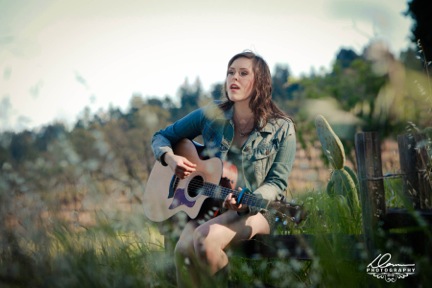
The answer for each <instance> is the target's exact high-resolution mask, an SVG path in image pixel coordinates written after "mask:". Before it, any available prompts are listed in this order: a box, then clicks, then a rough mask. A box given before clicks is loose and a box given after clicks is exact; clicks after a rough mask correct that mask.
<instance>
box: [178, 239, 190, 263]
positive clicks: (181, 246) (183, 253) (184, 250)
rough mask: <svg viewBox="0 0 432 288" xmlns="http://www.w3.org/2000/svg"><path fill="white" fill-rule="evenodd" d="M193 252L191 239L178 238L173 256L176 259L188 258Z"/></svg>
mask: <svg viewBox="0 0 432 288" xmlns="http://www.w3.org/2000/svg"><path fill="white" fill-rule="evenodd" d="M193 254H194V245H193V239H192V238H191V239H189V240H184V239H183V240H179V241H178V242H177V244H176V246H175V248H174V256H175V257H176V259H178V260H180V259H185V258H190V257H192V256H193Z"/></svg>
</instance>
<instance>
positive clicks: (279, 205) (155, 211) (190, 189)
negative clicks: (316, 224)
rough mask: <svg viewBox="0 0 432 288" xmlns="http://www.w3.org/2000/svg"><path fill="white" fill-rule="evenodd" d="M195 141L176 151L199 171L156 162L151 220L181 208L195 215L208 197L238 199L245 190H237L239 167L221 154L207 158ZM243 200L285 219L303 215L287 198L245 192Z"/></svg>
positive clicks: (150, 187)
mask: <svg viewBox="0 0 432 288" xmlns="http://www.w3.org/2000/svg"><path fill="white" fill-rule="evenodd" d="M202 149H203V148H202V147H201V146H197V145H196V143H195V142H193V141H191V140H188V139H182V140H181V141H179V142H178V143H177V144H176V145H175V146H174V147H173V150H174V153H175V154H176V155H181V156H183V157H185V158H187V159H188V160H189V161H191V162H193V163H195V164H196V165H197V166H196V171H195V172H193V173H191V174H190V175H189V176H188V177H187V178H185V179H180V178H178V177H177V176H175V175H174V174H173V172H172V170H171V168H170V167H169V166H163V165H162V164H161V163H159V162H156V163H155V165H154V167H153V169H152V171H151V173H150V176H149V179H148V181H147V185H146V188H145V192H144V197H143V203H144V213H145V215H146V216H147V218H149V219H150V220H151V221H154V222H162V221H164V220H167V219H169V218H170V217H172V216H173V215H175V214H177V213H179V212H185V213H186V214H187V215H188V216H189V217H190V218H192V219H194V218H196V217H197V215H198V213H199V212H200V209H201V206H202V205H203V202H204V200H205V199H207V198H209V197H210V198H214V199H217V200H224V199H225V198H226V197H227V195H228V194H229V193H232V194H233V196H234V197H236V198H237V199H238V197H239V196H240V194H241V193H242V192H241V191H239V190H235V188H236V183H237V168H236V167H235V166H234V165H229V164H228V163H225V162H222V160H221V159H219V158H217V157H213V158H208V159H204V158H203V157H201V156H200V154H199V150H202ZM241 196H242V197H241V198H242V200H241V203H242V204H243V205H248V206H249V207H258V208H261V209H266V210H269V211H271V212H272V213H276V215H277V217H278V218H279V219H280V220H281V221H285V220H286V219H289V220H291V221H294V222H296V223H298V222H300V221H301V220H302V219H301V218H302V211H301V209H300V206H299V205H294V204H291V203H288V202H285V201H269V200H266V199H262V198H260V197H257V196H256V195H254V194H252V193H247V194H244V195H243V194H242V195H241Z"/></svg>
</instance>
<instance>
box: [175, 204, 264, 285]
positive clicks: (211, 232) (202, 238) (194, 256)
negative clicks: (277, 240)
mask: <svg viewBox="0 0 432 288" xmlns="http://www.w3.org/2000/svg"><path fill="white" fill-rule="evenodd" d="M268 233H270V226H269V224H268V222H267V220H266V219H265V218H264V216H263V215H262V214H261V213H258V214H256V215H251V216H238V215H237V213H236V212H235V211H227V212H225V213H223V214H222V215H220V216H218V217H216V218H213V219H211V220H209V221H207V222H205V223H204V224H202V225H200V226H198V223H197V222H196V221H190V222H189V223H188V224H187V225H186V226H185V228H184V230H183V232H182V234H181V236H180V239H179V241H178V242H177V245H176V248H175V251H174V254H175V264H176V272H177V284H178V286H179V287H205V285H209V284H211V283H213V282H212V281H211V276H213V275H214V274H215V273H216V272H218V271H219V270H221V269H223V268H224V267H226V266H227V265H228V256H227V254H226V253H225V251H224V250H225V249H226V248H227V246H228V245H229V244H234V243H238V242H240V241H242V240H247V239H251V238H252V237H253V236H255V235H256V234H268Z"/></svg>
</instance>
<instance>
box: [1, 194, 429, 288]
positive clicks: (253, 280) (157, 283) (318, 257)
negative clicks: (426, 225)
mask: <svg viewBox="0 0 432 288" xmlns="http://www.w3.org/2000/svg"><path fill="white" fill-rule="evenodd" d="M393 192H394V189H393ZM393 192H392V190H390V192H388V193H393ZM396 194H397V193H396ZM396 194H395V195H396ZM395 197H397V196H395ZM297 201H298V202H301V203H302V204H303V205H304V207H305V208H306V209H307V211H308V212H309V215H308V217H307V220H306V221H305V222H304V223H302V224H301V225H299V226H294V225H290V226H285V227H279V228H278V233H281V234H297V235H299V236H300V237H301V235H302V234H311V235H314V237H315V241H314V242H313V243H312V245H311V247H310V248H311V253H312V255H313V258H312V260H311V261H300V260H297V259H295V258H289V257H286V258H278V259H266V258H263V259H247V258H241V257H238V256H235V257H231V263H230V273H229V283H231V284H232V286H233V287H344V286H345V287H346V286H351V287H364V286H365V285H369V286H371V287H386V284H387V283H386V282H385V281H383V280H378V279H375V278H374V277H372V276H370V275H368V274H367V273H366V272H365V271H366V266H367V265H368V263H370V262H371V261H372V260H373V259H371V258H370V256H369V255H368V254H367V253H366V250H365V248H364V244H363V242H362V241H361V234H362V224H361V215H360V212H359V211H358V212H357V213H354V214H353V213H352V212H351V210H350V209H349V208H348V205H347V204H346V201H345V200H344V198H343V197H331V196H329V195H328V194H327V193H323V192H320V191H312V192H310V193H307V194H304V195H303V196H302V197H301V199H297ZM392 201H393V202H394V201H396V202H397V199H396V198H394V199H393V200H392ZM140 209H141V206H140V205H137V207H135V208H134V209H131V210H129V211H126V212H125V211H123V212H118V213H109V214H104V213H98V214H97V217H96V221H95V223H96V224H95V225H91V226H87V227H83V226H80V225H79V223H74V222H65V221H60V220H58V219H51V220H50V221H49V222H40V221H36V222H38V225H39V226H37V227H36V228H35V226H33V225H34V221H31V219H24V221H21V222H19V223H20V224H19V225H20V226H19V228H20V229H9V228H7V227H2V231H1V232H2V233H1V234H0V235H1V236H0V240H1V242H0V286H1V287H11V288H12V287H62V288H64V287H82V288H85V287H176V285H175V277H174V269H173V261H172V257H171V256H170V255H169V254H167V253H166V252H165V250H164V247H163V241H162V239H161V238H160V237H158V232H157V229H156V227H155V226H154V224H152V223H149V222H147V221H146V220H145V219H144V216H143V215H142V211H141V210H140ZM17 213H18V212H17ZM21 213H24V212H21ZM25 215H27V216H26V217H33V218H34V214H31V213H28V212H27V214H25ZM32 215H33V216H32ZM33 220H34V219H33ZM430 240H431V239H430V238H429V241H430ZM429 243H430V242H429ZM385 247H386V249H388V251H392V253H396V252H394V251H397V250H400V251H405V252H404V253H405V254H404V255H405V256H406V255H409V256H410V257H411V258H410V259H412V258H414V259H416V262H415V263H416V265H417V269H419V271H420V272H419V273H421V275H422V277H423V278H421V277H420V276H419V277H417V278H416V279H417V280H419V281H420V283H429V282H423V281H426V280H427V281H429V280H430V279H427V278H428V277H429V276H428V275H429V274H431V273H428V274H426V272H425V271H429V272H431V264H430V263H429V260H428V259H427V257H421V256H419V255H414V254H413V253H414V252H413V251H412V249H411V250H410V249H409V247H398V246H397V243H394V242H391V241H390V240H389V241H387V243H386V246H385ZM404 255H402V256H404ZM394 257H395V259H407V258H406V257H405V258H403V257H402V258H400V257H399V258H398V255H396V254H395V255H394ZM400 261H402V260H400ZM402 263H403V262H402ZM419 275H420V274H419ZM412 278H413V279H414V277H412ZM424 278H425V279H424ZM406 283H410V282H409V280H399V281H398V283H396V284H394V285H393V286H392V287H403V286H404V285H405V284H406Z"/></svg>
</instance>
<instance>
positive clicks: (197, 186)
mask: <svg viewBox="0 0 432 288" xmlns="http://www.w3.org/2000/svg"><path fill="white" fill-rule="evenodd" d="M203 186H204V179H203V178H202V177H201V176H195V177H194V178H192V180H191V181H190V182H189V186H188V194H189V196H191V197H195V196H197V195H198V194H200V193H201V188H202V187H203Z"/></svg>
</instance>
